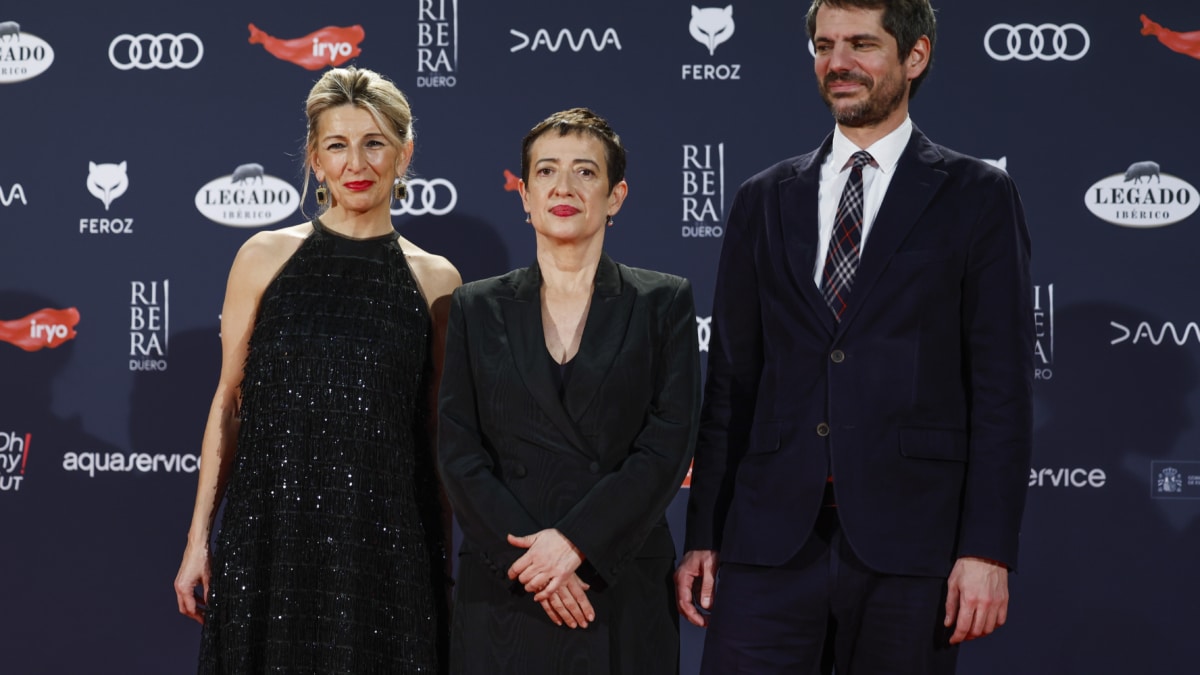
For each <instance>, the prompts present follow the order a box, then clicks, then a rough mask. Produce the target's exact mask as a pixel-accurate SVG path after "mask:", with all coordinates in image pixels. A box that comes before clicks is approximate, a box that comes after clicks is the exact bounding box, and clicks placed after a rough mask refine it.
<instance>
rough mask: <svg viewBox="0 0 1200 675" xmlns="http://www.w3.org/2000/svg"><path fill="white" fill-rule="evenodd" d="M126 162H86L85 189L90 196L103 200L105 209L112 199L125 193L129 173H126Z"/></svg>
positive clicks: (127, 186)
mask: <svg viewBox="0 0 1200 675" xmlns="http://www.w3.org/2000/svg"><path fill="white" fill-rule="evenodd" d="M126 168H127V163H126V162H121V163H120V164H97V163H95V162H88V178H87V189H88V192H90V193H92V196H93V197H95V198H96V199H99V200H100V201H101V202H104V210H105V211H107V210H108V207H109V205H110V204H112V203H113V200H114V199H116V198H117V197H120V196H121V195H123V194H125V191H126V190H128V189H129V174H128V173H126Z"/></svg>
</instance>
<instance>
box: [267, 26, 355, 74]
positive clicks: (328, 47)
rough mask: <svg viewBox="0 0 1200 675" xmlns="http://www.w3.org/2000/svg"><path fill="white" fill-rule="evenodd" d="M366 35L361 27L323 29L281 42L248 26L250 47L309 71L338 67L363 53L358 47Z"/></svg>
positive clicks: (328, 27)
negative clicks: (256, 47) (254, 46)
mask: <svg viewBox="0 0 1200 675" xmlns="http://www.w3.org/2000/svg"><path fill="white" fill-rule="evenodd" d="M365 36H366V33H365V32H363V27H362V26H359V25H354V26H346V27H340V26H326V27H325V28H322V29H321V30H318V31H313V32H312V33H309V34H308V35H305V36H304V37H299V38H294V39H291V40H281V39H279V38H277V37H272V36H270V35H268V34H267V33H265V32H263V31H261V30H259V29H258V27H257V26H255V25H254V24H250V44H252V45H262V46H263V49H265V50H267V52H269V53H270V54H271V55H272V56H274V57H275V58H277V59H279V60H281V61H287V62H289V63H294V64H296V65H298V66H300V67H301V68H307V69H308V70H320V69H322V68H324V67H326V66H340V65H342V64H344V63H346V62H347V61H349V60H350V59H352V58H354V57H356V56H358V55H359V54H361V53H362V49H360V48H359V46H358V45H359V43H360V42H362V41H363V38H364V37H365Z"/></svg>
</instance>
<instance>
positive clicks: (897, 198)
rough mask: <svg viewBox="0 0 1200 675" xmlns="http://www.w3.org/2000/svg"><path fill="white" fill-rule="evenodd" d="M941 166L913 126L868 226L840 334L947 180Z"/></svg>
mask: <svg viewBox="0 0 1200 675" xmlns="http://www.w3.org/2000/svg"><path fill="white" fill-rule="evenodd" d="M941 162H942V153H941V152H939V151H938V149H937V148H936V147H934V145H933V143H931V142H929V139H928V138H926V137H925V134H922V133H921V132H920V130H918V129H917V128H916V127H915V126H914V127H913V132H912V138H910V139H909V141H908V147H906V148H905V149H904V154H902V155H900V161H899V162H897V163H896V175H895V176H893V177H892V182H891V183H890V184H888V189H887V194H886V195H884V198H883V203H882V204H880V206H879V213H877V214H876V215H875V222H874V223H873V224H872V225H871V233H870V235H868V237H867V243H866V246H864V247H863V252H862V260H861V261H860V262H859V265H858V272H857V273H856V274H855V277H854V286H853V289H852V290H851V292H850V298H849V306H848V307H847V308H846V313H845V314H844V315H843V316H842V321H841V323H840V325H839V326H838V329H839V332H844V331H845V330H846V327H847V326H849V325H850V324H851V323H852V322H853V321H854V317H855V316H856V315H857V314H858V311H859V309H861V308H862V306H863V304H864V301H865V300H866V298H867V296H868V295H870V293H871V289H873V288H874V287H875V284H876V282H878V281H879V277H880V275H882V274H883V271H884V270H885V269H887V266H888V263H889V262H890V261H891V259H892V256H893V255H895V253H896V250H897V249H899V248H900V244H902V243H904V239H905V238H906V237H908V233H909V232H910V231H912V228H913V226H915V225H916V224H917V221H918V220H920V218H921V214H922V213H924V212H925V208H926V207H927V206H929V202H930V200H932V199H933V196H934V194H936V193H937V191H938V189H939V188H940V187H941V186H942V183H943V182H944V181H945V180H946V172H945V171H942V170H940V169H938V168H937V166H939V165H940V164H941Z"/></svg>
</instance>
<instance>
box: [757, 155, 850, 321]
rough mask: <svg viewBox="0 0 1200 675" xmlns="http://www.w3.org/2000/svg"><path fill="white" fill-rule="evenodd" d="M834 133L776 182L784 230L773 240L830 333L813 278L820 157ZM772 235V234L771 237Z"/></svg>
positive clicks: (827, 315) (829, 317)
mask: <svg viewBox="0 0 1200 675" xmlns="http://www.w3.org/2000/svg"><path fill="white" fill-rule="evenodd" d="M832 144H833V134H830V135H829V136H827V137H826V138H825V142H824V143H822V144H821V147H820V148H818V149H817V150H814V151H813V152H810V153H808V154H807V155H803V156H802V157H800V158H799V159H798V160H797V162H796V165H795V169H796V174H795V175H794V176H791V177H789V178H786V179H784V180H782V181H780V183H779V227H780V229H782V230H783V231H782V232H781V233H780V235H779V236H780V238H778V239H775V240H776V241H783V244H784V245H783V250H784V258H785V262H786V265H787V269H788V272H789V273H790V274H791V277H792V282H793V283H794V284H795V285H796V290H797V291H798V292H799V293H800V297H802V298H804V300H805V302H807V303H808V306H809V308H810V309H811V310H812V311H813V314H814V315H815V316H816V318H817V321H818V322H820V324H821V325H822V326H824V327H825V330H826V331H828V332H829V333H830V334H831V335H832V334H833V332H834V330H835V329H836V327H837V326H836V322H835V321H834V319H833V312H831V311H830V310H829V305H827V304H825V299H824V298H822V297H821V291H820V289H818V288H817V285H816V283H815V282H814V281H813V269H814V268H813V266H814V265H815V264H816V261H817V236H818V234H819V233H818V230H819V228H820V223H819V219H818V215H817V198H818V193H819V191H820V182H821V160H822V159H823V158H824V157H825V156H826V155H827V154H828V153H829V148H830V147H831V146H832ZM772 238H774V237H772Z"/></svg>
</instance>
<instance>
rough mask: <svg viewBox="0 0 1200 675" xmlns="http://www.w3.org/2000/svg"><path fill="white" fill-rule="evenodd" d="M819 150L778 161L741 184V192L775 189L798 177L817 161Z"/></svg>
mask: <svg viewBox="0 0 1200 675" xmlns="http://www.w3.org/2000/svg"><path fill="white" fill-rule="evenodd" d="M819 152H820V150H819V149H817V150H813V151H811V152H806V153H804V154H803V155H796V156H794V157H788V158H787V159H783V160H780V161H778V162H775V163H774V164H772V165H770V166H768V167H767V168H765V169H763V170H761V171H759V172H758V173H756V174H754V175H753V176H750V177H749V178H747V179H746V180H745V181H743V182H742V185H741V187H740V189H741V190H749V191H761V190H770V189H775V188H777V187H778V185H779V184H780V183H781V182H783V181H785V180H787V179H789V178H793V177H795V176H796V175H798V174H799V173H800V172H802V171H804V169H805V168H806V167H808V166H810V165H811V163H812V162H815V161H817V154H818V153H819Z"/></svg>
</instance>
